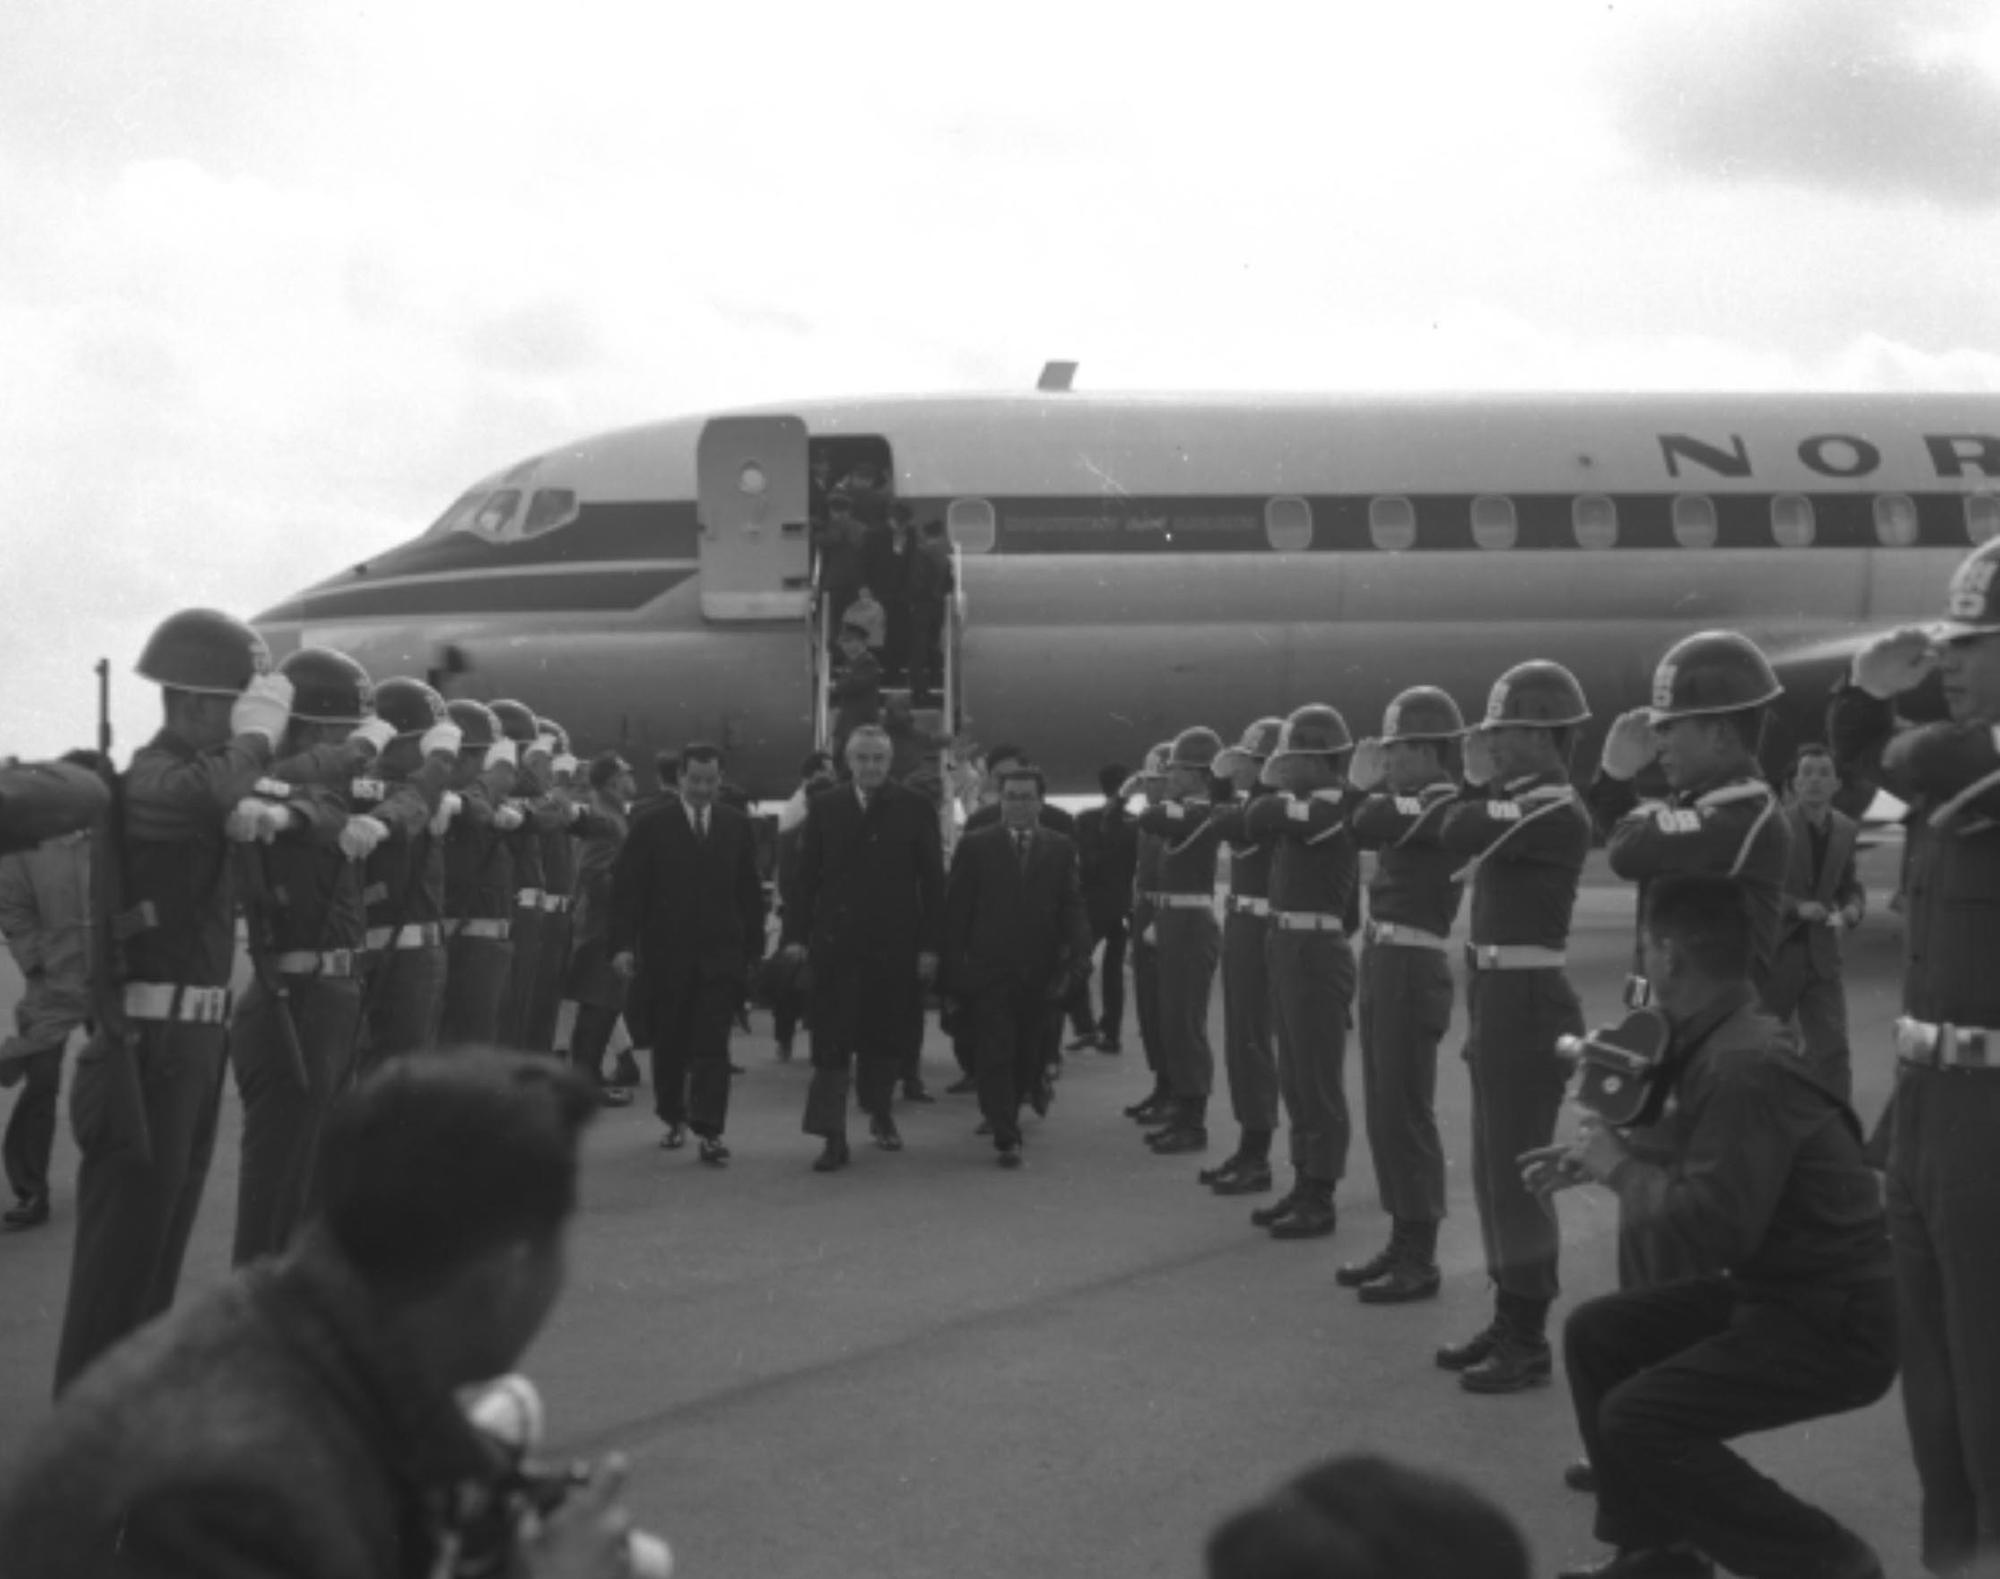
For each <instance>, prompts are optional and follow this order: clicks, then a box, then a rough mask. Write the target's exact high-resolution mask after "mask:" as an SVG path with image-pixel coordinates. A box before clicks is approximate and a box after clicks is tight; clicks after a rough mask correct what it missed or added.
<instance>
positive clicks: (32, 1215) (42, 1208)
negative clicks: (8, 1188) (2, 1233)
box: [0, 1190, 49, 1228]
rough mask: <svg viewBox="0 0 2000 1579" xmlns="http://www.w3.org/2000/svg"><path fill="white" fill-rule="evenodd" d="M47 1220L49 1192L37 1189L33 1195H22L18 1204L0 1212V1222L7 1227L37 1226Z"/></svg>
mask: <svg viewBox="0 0 2000 1579" xmlns="http://www.w3.org/2000/svg"><path fill="white" fill-rule="evenodd" d="M48 1220H49V1192H48V1191H47V1190H38V1191H37V1192H36V1193H35V1194H33V1195H24V1196H22V1197H21V1202H20V1204H19V1205H18V1206H10V1207H8V1209H7V1210H6V1211H5V1212H4V1213H0V1223H5V1224H6V1225H7V1226H8V1227H9V1228H39V1227H41V1226H42V1224H43V1223H45V1222H47V1221H48Z"/></svg>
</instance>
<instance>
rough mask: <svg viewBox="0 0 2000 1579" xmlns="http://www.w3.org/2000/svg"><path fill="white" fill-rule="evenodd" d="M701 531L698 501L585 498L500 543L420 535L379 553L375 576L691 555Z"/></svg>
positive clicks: (458, 535)
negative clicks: (570, 513) (569, 514)
mask: <svg viewBox="0 0 2000 1579" xmlns="http://www.w3.org/2000/svg"><path fill="white" fill-rule="evenodd" d="M699 537H700V531H699V529H698V527H697V526H696V524H695V515H694V501H693V500H692V499H648V500H640V501H623V502H619V503H615V504H612V503H605V502H602V501H600V502H598V503H595V504H591V503H586V504H584V505H583V506H582V507H581V508H580V509H579V510H578V511H577V515H576V519H575V520H573V521H571V522H570V523H569V524H568V525H567V526H560V527H557V528H556V529H555V530H554V531H553V532H545V533H543V534H542V535H541V536H540V537H531V538H529V539H527V540H526V541H525V542H519V543H494V542H489V541H488V540H487V539H486V538H483V537H477V536H474V535H473V534H472V533H471V532H447V533H445V534H444V535H443V536H441V537H420V538H418V539H417V540H416V541H415V542H413V543H404V544H402V545H401V546H400V547H397V548H392V549H389V550H387V551H386V552H384V553H381V554H377V555H376V556H375V557H374V558H373V559H371V560H369V561H368V562H367V564H366V566H365V570H364V573H365V575H366V576H368V577H369V578H371V579H372V578H375V577H389V576H430V575H437V574H440V573H443V572H449V571H453V570H511V569H513V568H515V567H516V566H518V567H520V568H522V569H524V570H525V569H529V568H531V567H533V566H536V565H568V564H578V563H586V562H588V561H591V560H597V559H625V560H629V559H692V558H694V556H695V553H696V551H697V545H698V541H699Z"/></svg>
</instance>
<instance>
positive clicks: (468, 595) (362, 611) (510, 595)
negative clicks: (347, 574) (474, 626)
mask: <svg viewBox="0 0 2000 1579" xmlns="http://www.w3.org/2000/svg"><path fill="white" fill-rule="evenodd" d="M693 574H694V569H693V567H692V566H681V567H678V568H672V569H659V570H643V569H631V568H626V569H618V570H612V569H606V570H602V571H589V570H584V571H570V572H566V573H564V574H561V575H551V574H550V573H549V572H548V571H546V570H539V571H536V570H529V571H523V572H522V573H521V574H520V575H518V576H476V577H468V578H467V579H465V580H463V581H453V580H450V579H448V578H447V579H444V580H438V581H419V582H416V583H414V584H409V583H406V584H403V585H397V584H395V583H393V582H392V583H390V584H389V585H387V586H377V585H374V584H372V583H371V582H366V581H364V582H360V583H358V584H356V585H353V586H347V587H341V588H338V589H336V590H334V591H331V592H313V593H309V594H307V595H306V597H305V598H303V599H302V600H301V602H302V605H303V612H304V617H305V618H306V619H307V620H309V621H315V622H325V621H335V620H344V619H394V618H411V619H413V618H418V617H428V616H434V617H437V618H441V619H457V618H463V617H465V616H468V615H478V614H593V613H612V612H618V613H629V612H631V611H632V610H635V609H640V608H643V607H645V605H647V604H648V603H651V602H652V601H653V600H654V599H655V598H657V597H660V596H662V595H664V594H665V593H668V592H671V591H672V590H673V589H674V588H675V587H677V586H679V585H680V584H681V583H682V582H683V581H685V580H687V579H688V577H690V576H692V575H693Z"/></svg>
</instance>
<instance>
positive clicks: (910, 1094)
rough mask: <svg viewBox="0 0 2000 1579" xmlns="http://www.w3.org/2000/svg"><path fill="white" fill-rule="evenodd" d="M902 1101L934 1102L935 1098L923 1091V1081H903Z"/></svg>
mask: <svg viewBox="0 0 2000 1579" xmlns="http://www.w3.org/2000/svg"><path fill="white" fill-rule="evenodd" d="M903 1100H904V1101H905V1102H935V1101H936V1100H937V1098H936V1097H934V1096H932V1095H931V1094H930V1092H928V1091H926V1090H925V1089H924V1083H923V1081H921V1080H905V1081H904V1082H903Z"/></svg>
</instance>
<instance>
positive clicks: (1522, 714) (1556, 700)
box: [1485, 658, 1590, 729]
mask: <svg viewBox="0 0 2000 1579" xmlns="http://www.w3.org/2000/svg"><path fill="white" fill-rule="evenodd" d="M1589 717H1590V704H1589V703H1588V702H1586V701H1585V700H1584V699H1583V687H1582V686H1580V685H1578V684H1577V683H1576V676H1575V675H1573V674H1571V673H1570V672H1569V670H1567V669H1565V668H1564V667H1563V666H1562V665H1561V664H1559V663H1552V662H1550V661H1549V660H1548V659H1546V658H1536V659H1534V660H1532V661H1531V662H1528V663H1517V664H1515V665H1514V667H1513V668H1511V669H1509V670H1508V671H1507V672H1506V673H1505V674H1503V675H1501V676H1500V678H1499V679H1497V680H1495V681H1494V682H1493V689H1492V691H1491V692H1490V693H1489V694H1488V695H1487V698H1486V718H1485V727H1486V728H1488V729H1496V728H1500V727H1502V726H1504V725H1508V724H1526V725H1528V726H1529V727H1531V728H1535V729H1564V728H1567V727H1568V726H1569V725H1571V724H1580V723H1582V722H1584V720H1586V719H1587V718H1589Z"/></svg>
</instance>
